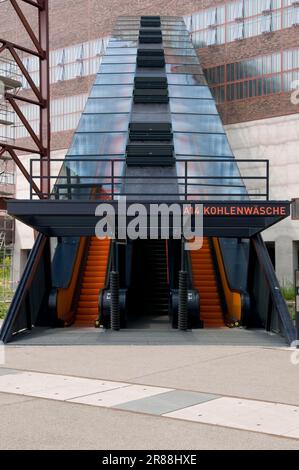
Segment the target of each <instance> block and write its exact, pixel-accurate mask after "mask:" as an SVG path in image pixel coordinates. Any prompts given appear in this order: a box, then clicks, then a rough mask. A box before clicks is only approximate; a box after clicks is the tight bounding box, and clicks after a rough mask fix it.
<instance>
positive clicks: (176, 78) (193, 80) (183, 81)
mask: <svg viewBox="0 0 299 470" xmlns="http://www.w3.org/2000/svg"><path fill="white" fill-rule="evenodd" d="M167 79H168V83H169V85H199V84H202V83H203V82H204V83H205V78H204V75H203V74H202V75H183V74H181V75H180V74H169V75H167Z"/></svg>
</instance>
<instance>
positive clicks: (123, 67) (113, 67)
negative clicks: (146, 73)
mask: <svg viewBox="0 0 299 470" xmlns="http://www.w3.org/2000/svg"><path fill="white" fill-rule="evenodd" d="M135 70H136V64H110V65H101V68H100V72H101V73H125V72H135Z"/></svg>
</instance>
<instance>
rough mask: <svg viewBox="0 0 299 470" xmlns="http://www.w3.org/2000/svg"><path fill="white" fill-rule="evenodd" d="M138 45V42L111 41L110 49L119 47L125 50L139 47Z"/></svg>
mask: <svg viewBox="0 0 299 470" xmlns="http://www.w3.org/2000/svg"><path fill="white" fill-rule="evenodd" d="M137 45H138V41H122V40H119V39H110V41H109V49H110V50H111V48H114V47H115V48H119V47H123V48H127V47H134V46H137Z"/></svg>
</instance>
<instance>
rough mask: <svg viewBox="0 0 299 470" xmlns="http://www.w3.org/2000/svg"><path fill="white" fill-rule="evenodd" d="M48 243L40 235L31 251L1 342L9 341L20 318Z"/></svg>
mask: <svg viewBox="0 0 299 470" xmlns="http://www.w3.org/2000/svg"><path fill="white" fill-rule="evenodd" d="M46 242H47V236H46V235H44V234H42V233H39V234H38V236H37V238H36V240H35V243H34V245H33V247H32V250H31V251H30V254H29V257H28V260H27V263H26V265H25V269H24V273H23V275H22V277H21V280H20V282H19V284H18V287H17V289H16V292H15V294H14V296H13V299H12V302H11V304H10V307H9V310H8V312H7V315H6V317H5V320H4V323H3V325H2V328H1V331H0V341H3V342H4V343H6V342H7V341H9V338H10V335H11V331H12V328H13V325H14V323H15V321H16V320H17V318H18V315H19V313H20V308H21V306H22V304H23V302H24V301H25V298H26V295H27V294H28V291H29V289H30V287H31V284H32V281H33V279H34V275H35V273H36V270H37V268H38V265H39V262H40V260H41V257H42V255H43V252H44V249H45V245H46Z"/></svg>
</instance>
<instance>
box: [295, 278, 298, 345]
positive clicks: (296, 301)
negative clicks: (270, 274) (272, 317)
mask: <svg viewBox="0 0 299 470" xmlns="http://www.w3.org/2000/svg"><path fill="white" fill-rule="evenodd" d="M295 311H296V313H295V320H296V332H297V335H296V339H297V343H296V347H297V349H299V271H298V270H296V271H295Z"/></svg>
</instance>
